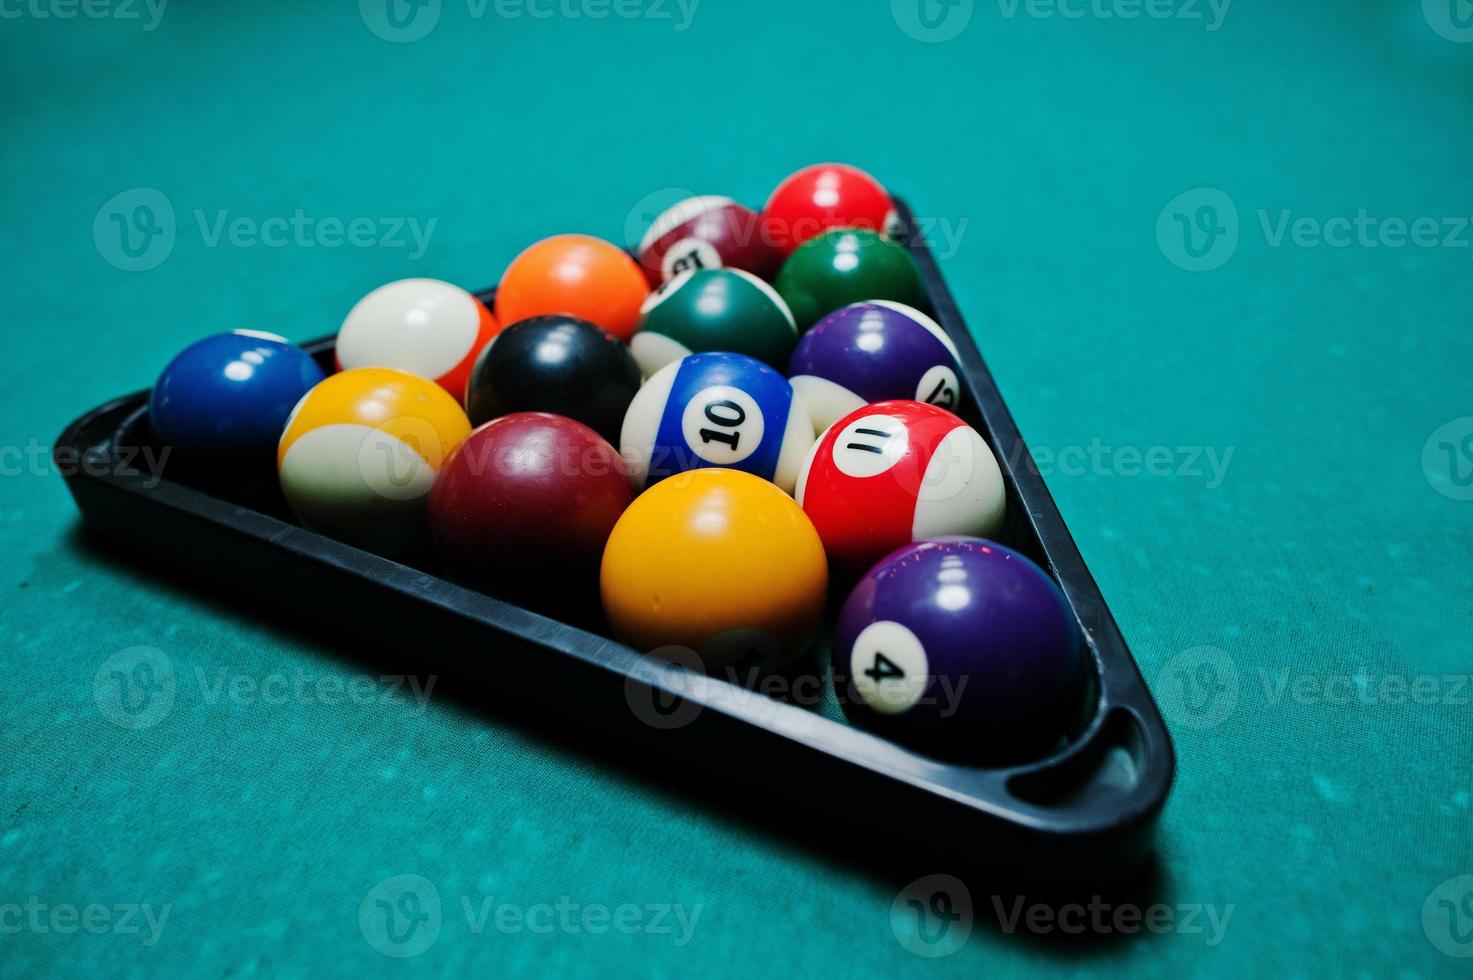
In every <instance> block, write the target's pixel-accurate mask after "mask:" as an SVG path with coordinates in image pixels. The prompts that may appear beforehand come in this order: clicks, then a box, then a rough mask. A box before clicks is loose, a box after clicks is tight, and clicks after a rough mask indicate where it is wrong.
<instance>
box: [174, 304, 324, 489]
mask: <svg viewBox="0 0 1473 980" xmlns="http://www.w3.org/2000/svg"><path fill="white" fill-rule="evenodd" d="M324 377H325V375H324V374H323V371H322V368H320V367H318V366H317V362H316V361H314V360H313V359H312V356H311V355H310V354H308V353H307V352H306V351H304V350H302V348H300V347H298V346H296V345H295V344H291V343H288V342H287V339H286V338H285V337H278V336H277V335H276V334H274V333H262V332H261V331H258V330H234V331H231V332H229V333H220V334H215V335H214V336H212V337H206V338H204V339H203V340H198V341H195V342H194V343H192V344H190V345H189V346H188V347H186V348H185V349H184V350H183V351H181V352H180V353H179V354H177V355H176V356H175V357H174V359H173V360H171V361H170V362H169V363H168V365H167V366H166V367H165V368H164V370H163V372H162V373H161V374H160V375H159V377H158V381H156V382H155V383H154V386H153V391H152V393H151V394H150V395H149V399H148V425H149V428H150V430H151V431H152V432H153V436H154V439H155V440H157V442H158V443H159V444H160V445H161V446H165V447H168V448H170V449H171V450H172V451H173V452H175V453H178V454H179V455H180V456H181V457H190V458H191V459H193V460H195V461H198V462H202V463H206V464H219V465H220V466H221V467H223V468H226V469H229V468H232V467H237V466H250V465H252V464H256V463H259V464H261V465H263V466H264V467H265V470H264V472H265V474H266V475H267V477H268V478H269V476H270V473H271V469H270V467H271V454H272V452H273V451H274V450H275V448H276V441H277V440H278V439H279V438H281V430H282V428H283V427H284V426H285V425H286V419H287V416H288V415H290V414H291V410H292V406H294V405H296V403H297V402H298V401H300V400H301V398H302V396H303V395H305V394H306V393H307V392H308V391H309V390H310V389H311V388H312V386H313V385H315V384H317V382H319V381H321V380H322V379H323V378H324Z"/></svg>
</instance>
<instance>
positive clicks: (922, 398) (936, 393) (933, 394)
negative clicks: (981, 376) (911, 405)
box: [915, 364, 960, 410]
mask: <svg viewBox="0 0 1473 980" xmlns="http://www.w3.org/2000/svg"><path fill="white" fill-rule="evenodd" d="M959 392H960V388H959V387H958V385H957V380H956V372H955V371H953V370H952V369H951V368H950V367H949V366H948V365H945V364H937V365H936V366H935V367H933V368H931V369H930V370H929V371H927V372H926V373H925V374H923V375H921V381H920V384H918V385H916V394H915V399H916V401H918V402H925V403H926V404H927V405H935V406H936V407H938V408H945V409H948V410H950V409H953V408H956V403H957V395H958V393H959Z"/></svg>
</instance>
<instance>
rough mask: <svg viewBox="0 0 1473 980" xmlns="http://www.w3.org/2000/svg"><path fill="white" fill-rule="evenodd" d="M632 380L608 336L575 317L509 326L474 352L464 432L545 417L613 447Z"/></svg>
mask: <svg viewBox="0 0 1473 980" xmlns="http://www.w3.org/2000/svg"><path fill="white" fill-rule="evenodd" d="M639 381H640V374H639V365H638V364H636V363H635V361H634V356H633V355H632V354H630V353H629V348H627V347H625V346H624V345H623V344H622V343H620V341H619V340H618V338H616V337H615V336H614V335H613V334H611V333H608V332H607V331H605V330H604V329H602V328H601V327H598V326H596V325H594V324H592V323H589V322H588V321H587V320H580V319H578V318H577V317H571V316H537V317H532V318H531V319H527V320H520V321H518V322H516V323H513V324H512V325H511V326H509V327H507V328H506V329H505V330H503V331H501V333H499V334H497V335H496V337H495V338H494V339H493V340H492V341H491V343H490V344H488V345H487V346H486V349H485V350H483V351H481V354H480V356H479V357H478V358H476V364H475V367H474V368H472V369H471V380H470V384H469V385H468V386H467V388H466V393H465V410H466V414H467V415H469V416H470V420H471V424H472V425H481V424H483V423H485V422H489V421H491V420H492V419H494V418H498V417H499V416H502V415H510V414H511V413H513V412H552V413H554V414H556V415H564V416H567V417H568V418H570V419H574V420H575V421H578V422H582V423H583V424H584V425H586V426H588V427H589V428H590V429H592V430H593V431H595V432H597V433H598V434H599V435H601V436H603V437H604V438H605V439H607V440H609V442H610V443H613V444H615V445H617V444H618V441H619V429H620V427H621V426H622V425H623V424H624V412H625V411H626V410H627V409H628V408H629V402H630V401H631V400H632V399H633V398H634V394H635V392H637V391H639Z"/></svg>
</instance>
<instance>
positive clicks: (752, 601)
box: [599, 469, 828, 670]
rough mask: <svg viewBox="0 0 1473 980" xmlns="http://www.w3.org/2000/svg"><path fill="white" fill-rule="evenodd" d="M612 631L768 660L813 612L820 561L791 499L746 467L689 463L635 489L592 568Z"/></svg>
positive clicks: (675, 654)
mask: <svg viewBox="0 0 1473 980" xmlns="http://www.w3.org/2000/svg"><path fill="white" fill-rule="evenodd" d="M599 580H600V587H601V592H602V595H603V605H604V612H605V614H606V616H607V617H608V621H609V624H610V626H612V628H613V631H614V635H615V636H616V637H618V638H619V639H620V640H622V641H623V642H625V643H627V644H628V645H630V646H632V647H634V648H635V649H636V650H639V651H641V652H643V653H654V654H656V655H660V656H664V657H667V658H669V659H675V660H677V661H678V662H682V663H684V664H685V665H686V666H692V664H691V663H690V662H689V660H687V659H685V658H684V657H683V656H682V654H681V652H680V651H678V650H672V649H671V648H684V649H685V650H688V651H694V652H695V654H696V655H697V656H698V657H699V659H700V662H701V664H702V665H703V666H704V667H705V668H706V669H708V670H715V669H718V668H724V667H731V666H735V665H738V664H742V665H747V664H750V665H752V666H756V667H779V666H783V665H785V664H787V663H789V662H791V661H792V660H793V659H794V658H796V657H797V656H798V655H799V654H800V653H802V651H803V649H804V647H805V645H806V644H807V641H808V639H809V637H810V636H811V635H812V633H813V630H814V627H815V626H816V625H817V624H818V620H819V617H820V616H821V615H822V613H823V608H824V602H825V598H826V591H827V588H828V569H827V565H826V563H825V560H824V554H823V545H822V544H821V543H820V542H819V540H818V535H817V534H816V533H814V530H813V525H812V524H810V523H809V521H808V518H807V517H806V516H805V515H804V514H803V511H802V510H801V509H799V507H798V505H797V504H795V503H794V502H793V499H792V498H791V497H789V496H788V495H787V494H785V493H783V492H782V491H781V490H779V489H778V488H777V487H775V486H773V485H772V484H771V483H768V482H767V481H765V480H761V479H759V478H757V477H755V476H752V475H751V474H748V473H742V472H739V471H737V470H727V469H707V470H696V471H694V472H690V473H684V474H681V475H680V476H677V477H672V478H671V479H669V480H665V481H663V482H661V483H659V484H656V485H655V486H653V487H651V488H650V489H649V490H646V491H645V492H644V493H643V494H641V495H640V496H638V497H636V498H635V500H634V503H632V504H630V506H629V509H628V510H626V511H625V512H624V514H623V516H622V517H620V518H619V521H618V523H617V524H615V525H614V531H613V533H612V534H611V535H609V541H608V545H607V547H606V548H605V549H604V555H603V566H602V568H601V570H600V575H599Z"/></svg>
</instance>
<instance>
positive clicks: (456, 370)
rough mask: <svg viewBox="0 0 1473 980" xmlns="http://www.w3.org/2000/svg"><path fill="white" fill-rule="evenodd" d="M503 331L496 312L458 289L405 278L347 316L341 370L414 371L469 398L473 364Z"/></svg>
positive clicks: (459, 396) (361, 302) (339, 359)
mask: <svg viewBox="0 0 1473 980" xmlns="http://www.w3.org/2000/svg"><path fill="white" fill-rule="evenodd" d="M498 329H499V326H498V324H497V322H496V318H495V317H493V316H492V315H491V311H490V310H488V309H486V307H485V305H484V304H483V303H482V302H481V301H480V300H478V299H476V298H475V297H474V296H472V295H471V294H470V293H468V292H466V291H465V290H464V289H461V288H460V287H459V286H452V285H451V284H450V283H448V282H441V281H439V280H438V279H400V280H399V281H397V282H391V283H389V284H387V285H384V286H380V287H378V288H377V289H375V290H374V291H373V292H371V293H369V294H368V295H367V296H365V297H363V298H362V299H360V300H359V301H358V303H357V304H356V305H355V306H354V307H353V309H352V310H350V311H349V312H348V316H347V318H346V319H345V320H343V325H342V327H341V328H340V329H339V330H338V340H337V351H336V356H337V363H338V368H339V369H340V370H341V369H348V368H360V367H389V368H398V369H399V370H401V371H409V372H410V373H412V374H418V375H420V376H421V377H425V378H429V379H431V380H432V381H434V382H435V383H436V384H438V385H440V387H442V388H444V389H445V390H446V391H448V392H449V393H450V397H452V398H454V399H455V400H456V401H459V400H461V399H463V398H465V383H466V380H467V379H468V378H469V377H470V373H471V365H472V364H473V363H475V360H476V356H477V355H478V354H480V353H481V349H482V348H484V347H485V346H486V344H488V343H489V342H490V341H491V338H492V337H493V336H495V334H496V331H497V330H498Z"/></svg>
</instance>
